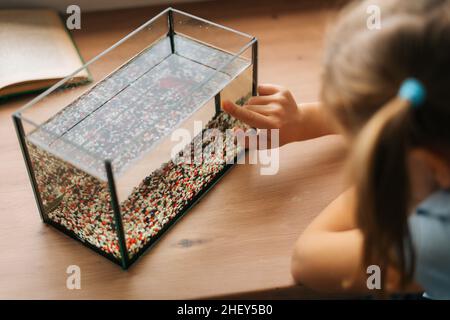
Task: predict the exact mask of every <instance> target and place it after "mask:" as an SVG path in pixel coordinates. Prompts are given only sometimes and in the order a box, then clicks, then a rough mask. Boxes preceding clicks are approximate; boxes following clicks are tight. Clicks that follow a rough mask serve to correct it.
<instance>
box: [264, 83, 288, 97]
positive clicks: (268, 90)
mask: <svg viewBox="0 0 450 320" xmlns="http://www.w3.org/2000/svg"><path fill="white" fill-rule="evenodd" d="M281 89H282V88H281V87H280V86H278V85H275V84H260V85H259V86H258V93H259V95H260V96H268V95H272V94H275V93H278V92H280V91H281Z"/></svg>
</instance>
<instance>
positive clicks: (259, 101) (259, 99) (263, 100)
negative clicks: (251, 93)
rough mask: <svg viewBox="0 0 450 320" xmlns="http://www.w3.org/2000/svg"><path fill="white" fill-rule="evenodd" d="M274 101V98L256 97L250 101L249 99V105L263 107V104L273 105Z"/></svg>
mask: <svg viewBox="0 0 450 320" xmlns="http://www.w3.org/2000/svg"><path fill="white" fill-rule="evenodd" d="M273 101H274V98H273V97H272V96H256V97H251V98H250V99H248V101H247V103H246V105H247V104H249V105H258V104H259V105H263V104H269V103H272V102H273Z"/></svg>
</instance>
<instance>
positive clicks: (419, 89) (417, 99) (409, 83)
mask: <svg viewBox="0 0 450 320" xmlns="http://www.w3.org/2000/svg"><path fill="white" fill-rule="evenodd" d="M398 95H399V97H400V98H402V99H405V100H408V101H409V102H411V105H412V107H413V108H417V107H419V106H421V105H422V104H423V103H424V102H425V98H426V95H427V94H426V90H425V87H424V86H423V84H422V83H421V82H420V81H419V80H417V79H414V78H409V79H406V80H405V81H403V83H402V85H401V87H400V91H399V92H398Z"/></svg>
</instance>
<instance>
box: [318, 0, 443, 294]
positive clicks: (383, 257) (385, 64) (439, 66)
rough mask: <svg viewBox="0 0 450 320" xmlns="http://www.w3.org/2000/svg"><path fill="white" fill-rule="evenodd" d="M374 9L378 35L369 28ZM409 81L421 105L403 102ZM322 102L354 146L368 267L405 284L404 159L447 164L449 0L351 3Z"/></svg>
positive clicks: (408, 272) (336, 35) (328, 59)
mask: <svg viewBox="0 0 450 320" xmlns="http://www.w3.org/2000/svg"><path fill="white" fill-rule="evenodd" d="M373 4H375V5H378V6H379V8H380V10H381V22H382V24H381V29H380V30H369V28H368V27H367V22H366V20H367V17H368V14H367V12H366V9H367V7H368V6H369V5H373ZM410 77H414V78H417V79H419V80H420V82H421V83H422V84H424V86H425V88H426V91H427V99H426V101H425V102H424V104H423V105H421V106H420V107H419V108H412V107H411V104H410V102H408V101H406V100H403V99H401V98H399V97H398V96H397V92H398V90H399V88H400V86H401V84H402V82H403V81H404V80H405V79H407V78H410ZM321 96H322V100H323V102H324V105H325V106H326V107H328V108H329V111H330V112H331V113H332V115H334V118H335V119H336V120H337V123H338V125H339V126H340V127H342V129H343V130H344V132H345V133H346V134H347V135H348V136H349V137H351V138H352V141H353V145H352V153H351V156H350V163H351V170H350V171H351V173H352V178H353V180H354V181H355V187H356V195H357V208H356V217H357V223H358V226H359V228H361V230H362V232H363V235H364V245H363V248H364V254H363V257H364V259H363V264H364V266H368V265H370V264H378V265H379V266H380V267H381V268H382V270H384V271H386V270H387V267H394V268H396V269H397V270H398V271H399V272H400V275H401V285H405V284H406V283H408V282H409V281H410V280H411V279H412V276H413V273H414V250H413V248H412V244H411V239H410V235H409V229H408V224H407V218H408V215H409V211H410V203H411V196H410V181H409V172H408V165H407V157H408V152H409V151H410V150H411V149H412V148H414V147H422V148H426V149H428V150H431V151H433V152H435V153H438V154H440V155H443V156H445V157H446V158H447V159H450V155H449V149H450V105H449V104H450V0H414V1H409V0H390V1H381V0H379V1H363V2H358V3H356V2H355V3H352V4H350V5H349V6H348V7H346V8H345V9H344V10H343V11H342V13H341V15H340V16H339V17H338V21H337V24H336V26H335V27H334V29H333V30H331V32H330V34H329V40H328V46H327V50H326V54H325V61H324V73H323V86H322V92H321ZM383 280H384V279H383Z"/></svg>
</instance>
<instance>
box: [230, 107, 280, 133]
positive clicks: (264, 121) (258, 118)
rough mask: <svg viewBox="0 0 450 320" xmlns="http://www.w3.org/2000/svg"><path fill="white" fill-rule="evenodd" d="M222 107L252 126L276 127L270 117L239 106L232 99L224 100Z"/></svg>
mask: <svg viewBox="0 0 450 320" xmlns="http://www.w3.org/2000/svg"><path fill="white" fill-rule="evenodd" d="M222 109H223V111H225V112H226V113H228V114H229V115H231V116H232V117H234V118H236V119H238V120H241V121H243V122H244V123H246V124H247V125H249V126H251V127H255V128H267V129H271V128H274V124H273V123H272V121H271V119H269V118H268V117H266V116H264V115H262V114H260V113H257V112H254V111H251V110H248V109H246V108H243V107H238V106H237V105H235V104H234V103H233V102H231V101H228V100H226V101H224V102H223V104H222Z"/></svg>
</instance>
